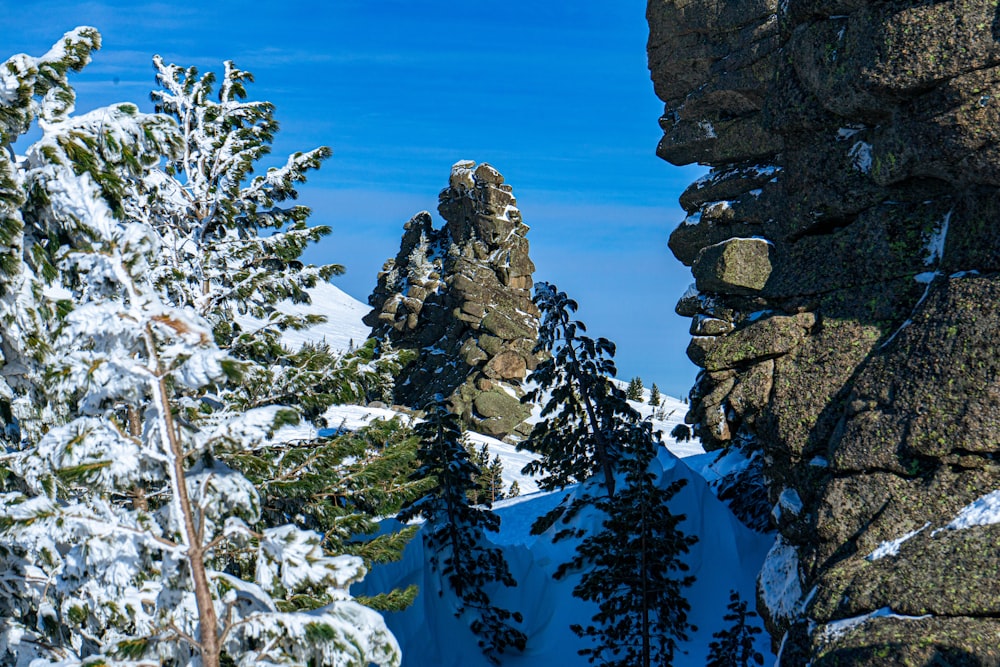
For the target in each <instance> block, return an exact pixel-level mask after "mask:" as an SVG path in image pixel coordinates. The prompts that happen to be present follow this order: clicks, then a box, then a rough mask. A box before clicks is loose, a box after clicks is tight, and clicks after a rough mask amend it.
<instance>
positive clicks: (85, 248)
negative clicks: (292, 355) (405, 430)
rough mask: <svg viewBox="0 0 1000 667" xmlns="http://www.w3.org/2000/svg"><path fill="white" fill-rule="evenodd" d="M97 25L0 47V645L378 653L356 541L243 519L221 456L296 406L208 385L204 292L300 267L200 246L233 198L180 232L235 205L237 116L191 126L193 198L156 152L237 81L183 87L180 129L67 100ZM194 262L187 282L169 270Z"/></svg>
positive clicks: (255, 439)
mask: <svg viewBox="0 0 1000 667" xmlns="http://www.w3.org/2000/svg"><path fill="white" fill-rule="evenodd" d="M98 45H99V36H98V35H97V33H96V31H94V30H93V29H89V28H83V29H77V30H75V31H72V32H71V33H67V35H66V36H65V37H64V38H63V40H62V41H61V42H60V43H59V44H57V45H56V47H54V48H53V49H52V50H51V51H50V52H49V53H48V54H46V55H45V56H43V57H42V58H34V59H33V58H29V57H27V56H15V57H14V58H12V59H10V60H9V61H8V62H7V63H5V64H4V66H2V67H0V72H2V74H0V76H2V77H3V78H4V88H5V89H6V90H8V91H12V90H16V91H18V94H16V95H5V96H4V97H3V98H2V99H0V106H2V108H0V135H2V140H3V143H4V146H3V147H4V148H5V149H7V150H5V151H2V152H3V155H2V156H0V163H3V167H0V171H2V173H3V174H5V175H6V176H9V177H10V178H8V179H6V181H5V182H4V183H3V184H2V185H3V187H4V188H6V190H4V192H2V193H0V200H2V205H3V206H4V207H5V208H4V211H3V224H2V225H0V232H2V234H0V236H2V238H0V242H2V243H6V244H7V246H8V252H7V253H6V254H5V257H6V258H7V259H8V260H9V261H8V263H7V264H6V265H5V266H3V267H2V270H3V274H4V276H3V288H4V289H3V292H2V295H0V317H2V319H3V322H4V325H5V326H4V327H3V330H2V331H0V335H2V336H3V341H2V342H3V348H4V357H5V368H4V374H3V375H4V376H5V377H6V378H10V379H11V380H12V381H13V385H11V384H10V383H8V385H7V386H5V387H2V389H3V390H4V391H3V392H0V393H3V394H4V395H6V396H10V397H11V399H12V400H11V401H10V403H11V412H10V415H11V419H12V420H14V419H16V420H17V423H18V424H19V425H20V427H22V428H23V434H24V437H25V446H24V447H23V448H22V449H21V450H19V451H15V452H13V453H10V454H9V455H8V456H7V460H6V464H7V466H8V468H9V469H10V472H11V473H12V474H11V475H10V476H8V481H10V480H13V482H12V483H9V484H8V485H7V486H6V489H5V491H6V493H4V494H3V497H2V502H0V560H2V562H0V567H3V569H4V571H6V572H8V574H9V576H7V577H6V578H5V580H4V583H3V585H2V586H0V618H2V619H3V620H2V622H0V639H2V641H0V646H2V649H0V650H2V651H3V653H2V655H0V660H2V661H3V662H4V663H5V664H27V663H29V662H31V663H32V664H36V665H40V664H51V663H58V664H82V663H86V664H111V663H113V664H116V665H138V664H150V663H161V664H189V663H191V662H194V661H197V662H200V664H202V665H205V666H206V667H214V666H218V665H220V664H222V663H224V662H231V663H238V664H264V665H267V664H272V665H277V664H303V663H312V664H337V665H368V664H369V663H371V662H375V663H378V664H381V665H398V663H399V650H398V646H397V645H396V642H395V640H394V638H393V637H392V635H391V634H390V633H389V632H388V630H387V629H386V627H385V625H384V623H383V622H382V619H381V618H380V617H379V616H378V615H377V614H376V613H375V612H373V611H371V610H369V609H366V608H365V607H363V606H361V605H360V604H358V603H357V602H356V601H354V600H353V599H352V598H351V596H350V594H349V590H348V587H349V585H350V583H351V582H353V581H357V580H358V579H359V578H361V577H362V576H363V575H364V572H365V568H364V564H363V561H362V559H360V558H358V557H356V556H350V555H334V554H331V553H329V552H326V551H324V550H323V548H322V539H323V536H322V535H320V534H319V533H316V532H313V531H309V530H304V529H302V528H299V527H297V526H294V525H291V524H288V523H285V522H284V521H275V522H273V523H272V524H270V525H269V524H268V523H266V522H264V521H263V520H262V512H261V497H260V494H259V493H258V491H257V489H256V488H255V487H254V485H253V484H252V483H251V482H250V481H249V480H248V479H247V478H246V477H245V476H243V475H242V474H241V473H240V472H238V471H237V470H235V469H234V468H232V467H230V466H229V465H227V464H226V463H225V462H224V461H225V460H226V459H229V458H231V457H233V456H235V455H237V454H238V453H240V452H243V451H247V450H250V449H254V448H258V447H264V446H267V445H268V444H269V443H273V442H280V441H281V436H280V435H278V434H279V433H280V432H281V428H282V427H283V426H285V425H288V424H291V423H294V422H296V421H297V420H298V419H299V413H298V411H297V410H295V409H294V406H292V407H286V406H282V405H280V404H277V403H276V402H275V403H270V404H267V405H261V406H257V407H254V408H253V409H248V410H241V409H233V408H232V407H231V405H230V406H227V405H226V404H224V403H221V402H219V401H218V400H216V399H215V398H213V397H215V396H219V395H220V394H225V392H226V391H227V387H231V386H234V385H235V386H238V384H237V383H238V381H239V377H240V376H241V374H243V373H246V372H248V371H249V370H251V369H252V367H253V364H254V363H255V362H254V359H253V358H252V357H250V356H247V357H243V358H240V357H239V356H238V355H234V354H230V353H228V352H227V351H226V350H225V349H222V348H220V347H219V345H218V344H217V342H218V340H219V338H220V337H219V330H218V326H219V322H220V319H219V317H218V315H219V312H220V311H219V310H218V309H217V308H216V306H219V308H224V307H225V306H224V304H229V306H231V307H233V308H235V309H237V310H238V309H239V308H241V307H246V308H251V307H253V306H247V305H246V304H248V303H249V304H253V303H255V302H254V299H255V298H256V297H253V296H251V294H250V293H249V292H247V290H248V289H250V287H251V286H252V288H253V294H254V295H256V294H264V295H268V296H266V297H265V298H271V297H272V296H277V295H280V294H282V293H284V294H286V295H288V294H294V288H295V287H300V286H302V285H307V283H308V281H309V280H310V278H309V275H310V271H306V274H305V276H304V277H301V278H297V277H295V276H288V275H286V276H284V277H275V278H273V279H272V278H266V277H261V278H259V279H258V278H257V277H255V270H254V266H253V261H252V259H251V258H252V257H253V254H252V253H251V252H247V253H242V251H240V252H238V253H237V256H240V257H242V259H243V260H244V261H248V262H249V265H247V266H242V267H238V266H236V264H234V263H227V262H229V261H230V259H231V258H232V257H233V256H231V255H226V256H227V257H229V258H230V259H224V260H223V259H220V258H221V257H222V255H223V254H226V253H229V252H230V250H231V249H233V248H238V247H241V244H240V243H235V242H234V243H232V244H229V243H228V242H229V241H230V240H232V238H233V237H240V233H239V229H240V224H241V222H240V221H241V220H242V219H243V217H247V216H249V215H250V213H249V209H243V213H236V214H235V216H236V217H235V218H234V226H233V227H232V229H231V231H229V232H227V233H226V234H224V235H219V236H214V237H211V243H207V244H204V245H202V246H201V247H200V248H199V249H198V250H197V251H195V250H194V248H197V247H198V246H197V243H199V242H200V241H199V236H200V237H201V238H202V239H204V238H206V237H210V236H211V234H212V233H213V229H214V228H212V227H211V224H212V223H211V221H212V220H214V219H215V218H214V215H215V213H214V212H215V211H220V210H238V209H239V205H238V204H234V203H233V202H231V201H229V199H228V198H229V197H230V196H231V193H232V190H231V189H227V188H231V186H232V184H233V183H234V182H235V183H237V185H238V184H239V182H240V181H241V180H242V179H243V178H244V177H245V176H246V175H247V173H248V171H247V170H246V168H244V167H241V166H240V165H241V164H242V165H246V164H247V160H251V161H252V159H251V158H252V155H253V154H255V152H259V147H257V148H253V141H252V140H251V139H250V138H248V135H252V134H255V133H259V132H264V130H262V129H261V127H259V126H256V125H254V123H255V121H252V120H251V121H249V125H247V124H241V122H242V121H239V120H236V119H233V118H229V119H228V120H225V121H223V123H222V125H220V126H219V130H218V132H216V135H215V139H214V140H213V141H216V144H215V148H216V149H217V150H216V152H214V153H210V152H208V148H209V147H210V143H211V142H209V143H200V144H198V146H200V149H199V150H201V149H204V150H205V152H202V153H201V156H200V159H202V160H204V161H205V164H206V165H207V164H208V162H213V161H214V162H215V163H225V167H224V168H221V170H220V171H218V172H214V171H212V170H213V169H214V167H211V168H209V167H206V170H205V171H202V172H199V173H201V174H208V173H216V174H217V175H218V178H217V180H216V182H215V184H214V185H209V186H208V187H207V189H205V190H204V192H208V193H209V194H210V195H211V196H210V198H209V199H205V200H202V201H203V203H207V204H206V205H199V204H191V201H190V200H188V199H186V195H184V194H183V193H181V192H180V191H178V190H177V185H178V184H180V185H181V186H182V188H184V187H187V186H188V184H191V187H192V188H195V187H197V183H198V179H199V178H200V176H196V175H193V172H185V175H184V178H183V180H182V181H172V182H171V180H169V179H167V178H165V177H166V176H171V174H170V173H167V172H163V171H161V170H160V169H159V168H158V165H159V164H160V162H161V160H163V159H164V158H166V159H167V160H168V162H170V163H171V164H175V165H176V164H179V163H180V162H181V161H182V160H184V159H185V158H184V157H182V156H184V155H185V154H187V155H188V157H190V153H191V144H190V143H189V142H187V141H186V134H185V132H186V131H187V127H186V126H184V123H190V124H194V125H197V124H198V123H201V125H200V127H201V128H203V129H206V135H205V136H208V133H207V128H208V127H209V125H208V124H206V123H208V121H210V120H212V119H214V118H219V117H222V118H226V117H227V113H228V110H229V109H231V108H238V107H239V105H238V104H236V103H235V100H236V98H238V97H240V93H238V92H233V94H232V95H231V96H230V95H229V93H225V94H223V96H222V97H223V101H222V103H221V106H222V107H226V108H225V109H218V108H216V109H210V108H208V107H206V106H205V105H202V106H193V107H191V109H190V114H188V115H186V116H185V121H184V123H182V127H184V129H182V130H178V128H177V127H176V126H175V125H174V124H173V123H172V122H171V120H170V119H169V118H168V117H166V116H164V115H151V114H141V113H139V112H138V110H137V109H136V107H135V106H134V105H129V104H121V105H117V106H114V107H110V108H107V109H100V110H98V111H96V112H92V113H89V114H84V115H82V116H78V117H74V116H72V115H71V114H72V107H73V101H72V100H73V97H72V89H71V88H70V86H69V85H68V83H67V82H66V80H65V75H66V73H67V71H70V70H75V69H79V68H80V67H82V66H83V65H85V64H86V62H87V60H89V53H90V51H91V50H92V49H94V48H96V47H97V46H98ZM233 71H235V70H233ZM229 72H230V68H229V67H227V74H228V73H229ZM239 79H240V77H238V76H233V77H228V76H227V82H230V83H231V82H232V81H237V80H239ZM223 88H224V89H226V85H224V86H223ZM230 91H232V87H230ZM199 113H201V114H203V115H204V117H203V118H202V119H198V118H197V116H198V114H199ZM35 117H37V118H39V119H41V120H44V121H45V122H44V123H42V124H41V125H42V127H41V129H42V130H43V132H42V138H41V139H39V141H37V142H36V143H35V144H34V145H32V146H31V147H29V148H28V152H27V155H26V156H25V159H23V160H19V161H17V162H14V161H13V160H10V159H9V158H10V154H9V153H8V151H9V150H10V146H11V145H12V142H13V139H15V138H16V137H17V136H18V135H19V134H22V133H23V132H24V131H25V130H27V128H28V125H29V123H30V121H31V120H32V119H33V118H35ZM202 121H205V122H204V123H203V122H202ZM248 128H255V129H248ZM265 134H266V132H265ZM223 135H224V136H223ZM241 137H242V138H241ZM202 139H204V137H201V138H198V141H202ZM241 141H242V142H243V143H242V144H240V142H241ZM220 142H221V143H220ZM247 146H250V148H249V149H247V150H246V151H244V149H245V148H246V147H247ZM229 158H232V162H229ZM175 173H176V172H175ZM281 173H283V174H285V175H288V174H290V173H291V172H290V171H288V170H286V171H284V172H280V173H278V174H269V180H267V181H266V182H258V181H257V180H254V181H251V184H250V186H249V187H250V188H251V189H252V190H253V192H252V193H251V195H250V198H249V199H248V200H247V201H251V200H253V198H254V197H257V198H258V199H257V205H258V209H257V210H258V211H259V210H260V209H261V208H267V207H268V206H270V205H269V204H268V203H267V197H270V196H272V195H273V196H274V197H280V196H282V195H280V194H279V193H280V192H282V191H283V192H285V193H287V194H288V195H289V196H290V191H289V190H288V185H287V183H285V181H284V180H283V177H282V176H281ZM289 178H291V179H292V180H294V178H295V177H294V176H290V177H289ZM187 192H188V194H191V193H193V192H195V190H191V191H187ZM261 193H270V194H261ZM185 202H186V203H185ZM188 204H190V206H191V208H190V209H184V210H185V213H184V214H181V213H178V211H179V210H181V207H182V205H183V206H187V205H188ZM189 214H190V217H188V216H189ZM244 214H246V215H244ZM241 216H243V217H241ZM286 223H287V226H290V227H291V228H292V229H293V230H295V223H294V222H290V221H288V220H286V221H285V222H283V223H281V224H282V225H286ZM199 226H201V227H200V231H198V228H199ZM251 226H252V225H251ZM247 236H253V234H248V235H247ZM294 236H295V234H293V235H292V237H294ZM292 237H289V238H292ZM309 237H310V234H309V233H307V232H306V233H302V234H299V235H298V238H309ZM240 239H241V240H244V239H243V238H242V237H240ZM188 241H190V242H191V243H193V244H194V245H189V243H188ZM275 243H276V244H277V243H279V241H275ZM249 245H250V246H255V247H257V248H272V249H273V248H276V247H277V245H269V244H268V242H266V241H256V242H254V241H251V242H250V243H249ZM227 246H228V249H227ZM290 247H295V244H294V243H292V244H291V246H290ZM213 253H221V254H219V256H218V257H214V258H213ZM241 253H242V254H241ZM286 256H288V255H286ZM171 262H176V264H175V265H174V266H173V270H174V271H175V273H173V274H172V275H171V273H170V267H171ZM195 265H197V266H200V268H201V270H200V271H198V272H196V273H194V275H196V276H197V277H198V280H197V281H196V282H195V283H194V285H193V286H192V285H191V284H188V285H186V284H185V283H184V282H183V280H181V281H180V282H178V281H177V279H179V278H184V277H185V276H186V275H187V272H188V271H189V269H190V267H192V266H195ZM223 266H225V267H226V269H225V270H232V271H233V272H232V274H231V275H225V276H223V275H222V274H223V273H225V270H223V269H222V268H220V267H223ZM311 273H312V275H314V276H321V275H322V271H321V270H312V271H311ZM215 285H220V286H221V289H219V290H216V289H215V287H214V286H215ZM206 286H207V287H208V289H207V290H206ZM283 290H285V291H284V292H283ZM288 290H291V291H288ZM192 295H196V297H195V298H193V299H192V298H190V297H191V296H192ZM213 304H215V305H213ZM240 304H244V305H243V306H241V305H240ZM295 324H296V323H295V322H288V325H289V326H292V325H295ZM224 342H228V341H224ZM4 412H5V411H4ZM230 566H233V567H230ZM237 566H241V567H237ZM304 598H311V599H320V598H322V599H323V603H322V604H318V605H303V604H300V601H301V600H302V599H304Z"/></svg>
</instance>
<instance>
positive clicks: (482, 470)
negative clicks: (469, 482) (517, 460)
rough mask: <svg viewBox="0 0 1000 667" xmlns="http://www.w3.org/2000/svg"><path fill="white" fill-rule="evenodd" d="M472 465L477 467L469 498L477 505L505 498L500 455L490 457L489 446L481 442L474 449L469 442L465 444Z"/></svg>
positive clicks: (489, 503) (488, 503)
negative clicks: (480, 444) (478, 446)
mask: <svg viewBox="0 0 1000 667" xmlns="http://www.w3.org/2000/svg"><path fill="white" fill-rule="evenodd" d="M466 448H467V449H468V450H469V456H470V457H471V459H472V463H473V465H475V466H476V468H478V469H479V473H478V474H477V475H475V477H474V478H473V481H474V482H475V485H474V488H473V490H472V491H471V492H470V494H469V498H470V499H471V500H472V502H474V503H475V504H477V505H487V506H489V505H492V504H493V503H495V502H496V501H498V500H503V499H504V498H507V497H508V496H507V494H505V493H504V490H503V461H501V460H500V455H499V454H497V455H495V456H494V457H493V458H492V459H490V446H489V445H488V444H485V443H483V446H482V447H480V448H479V449H476V448H475V446H474V445H472V444H471V443H470V444H468V445H466Z"/></svg>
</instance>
